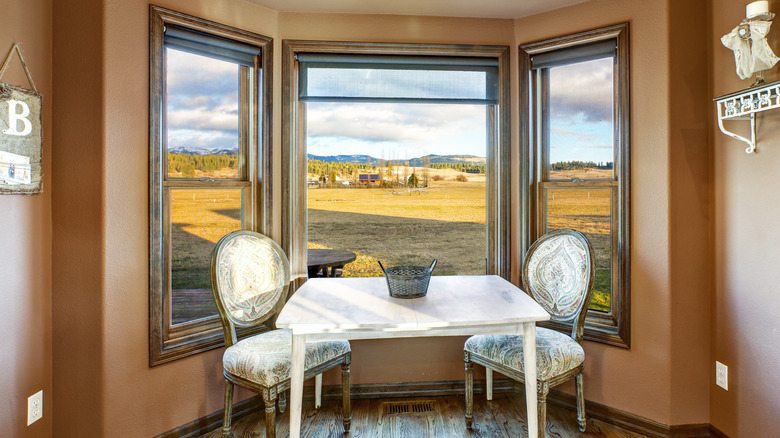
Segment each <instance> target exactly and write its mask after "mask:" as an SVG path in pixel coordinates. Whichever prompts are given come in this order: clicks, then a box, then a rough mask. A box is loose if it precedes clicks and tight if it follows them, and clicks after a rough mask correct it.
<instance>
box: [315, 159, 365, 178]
mask: <svg viewBox="0 0 780 438" xmlns="http://www.w3.org/2000/svg"><path fill="white" fill-rule="evenodd" d="M307 172H309V173H311V174H314V175H318V176H329V175H330V174H331V173H333V174H335V175H340V176H347V175H356V174H358V173H376V166H375V165H373V164H368V163H345V162H326V161H322V160H309V163H308V166H307Z"/></svg>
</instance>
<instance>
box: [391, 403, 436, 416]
mask: <svg viewBox="0 0 780 438" xmlns="http://www.w3.org/2000/svg"><path fill="white" fill-rule="evenodd" d="M436 403H437V402H436V401H435V400H420V401H399V402H384V403H382V406H383V407H384V409H383V413H384V415H397V414H423V413H427V412H434V411H435V410H436Z"/></svg>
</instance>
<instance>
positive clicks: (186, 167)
mask: <svg viewBox="0 0 780 438" xmlns="http://www.w3.org/2000/svg"><path fill="white" fill-rule="evenodd" d="M224 168H231V169H238V152H236V153H232V154H211V155H198V154H177V153H168V174H177V173H181V176H182V177H184V178H192V177H194V176H195V170H200V171H202V172H204V173H211V172H215V171H217V170H220V169H224Z"/></svg>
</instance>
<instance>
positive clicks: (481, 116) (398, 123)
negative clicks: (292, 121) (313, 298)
mask: <svg viewBox="0 0 780 438" xmlns="http://www.w3.org/2000/svg"><path fill="white" fill-rule="evenodd" d="M488 111H489V109H488V108H487V107H486V106H485V105H441V104H419V103H322V102H310V103H308V104H307V107H306V117H307V137H306V145H307V148H308V158H309V161H308V172H307V174H308V175H307V176H308V181H309V182H308V185H307V187H308V216H307V219H308V239H309V241H308V244H309V248H318V249H335V250H347V251H350V252H354V253H355V255H356V256H357V259H356V260H355V261H354V262H351V263H348V264H346V265H344V266H343V267H340V268H339V270H341V271H342V275H343V276H345V277H365V276H380V275H382V270H381V268H380V267H379V264H378V263H377V261H378V260H379V261H381V262H382V263H383V264H384V265H385V267H389V266H395V265H416V266H430V264H431V262H432V261H433V259H434V258H437V259H438V262H437V265H436V268H435V270H434V271H433V275H477V274H483V275H484V274H485V270H486V262H485V258H486V252H487V248H486V228H485V227H486V220H485V217H486V177H487V172H486V167H487V166H486V159H485V156H486V151H487V129H488V127H487V126H486V120H487V119H488V117H487V114H488ZM315 269H320V268H316V266H315V267H314V268H313V269H312V274H313V275H315V274H317V273H319V272H320V271H319V270H317V271H316V272H315V271H314V270H315Z"/></svg>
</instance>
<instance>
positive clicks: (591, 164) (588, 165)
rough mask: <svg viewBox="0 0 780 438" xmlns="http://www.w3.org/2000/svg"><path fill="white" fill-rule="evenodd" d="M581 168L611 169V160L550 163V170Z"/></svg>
mask: <svg viewBox="0 0 780 438" xmlns="http://www.w3.org/2000/svg"><path fill="white" fill-rule="evenodd" d="M582 169H603V170H609V169H612V162H611V161H610V162H607V163H605V162H599V163H595V162H593V161H559V162H557V163H552V164H551V165H550V170H582Z"/></svg>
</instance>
